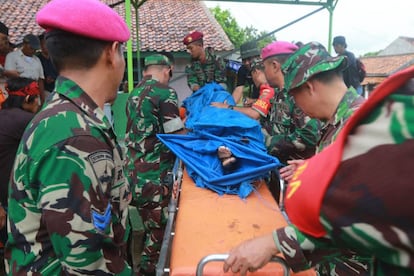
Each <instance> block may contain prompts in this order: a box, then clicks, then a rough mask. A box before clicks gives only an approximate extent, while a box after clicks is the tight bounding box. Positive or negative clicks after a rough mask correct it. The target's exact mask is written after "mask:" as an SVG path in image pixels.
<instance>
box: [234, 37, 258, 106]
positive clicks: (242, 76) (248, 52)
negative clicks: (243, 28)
mask: <svg viewBox="0 0 414 276" xmlns="http://www.w3.org/2000/svg"><path fill="white" fill-rule="evenodd" d="M240 55H241V59H242V66H241V67H240V69H239V70H238V71H237V83H236V88H235V89H234V91H233V98H234V101H235V102H236V103H239V102H240V100H241V99H242V98H243V94H244V93H243V92H244V89H245V87H247V89H248V93H247V98H248V99H247V101H246V104H247V105H251V104H252V103H253V102H254V101H255V99H257V98H258V97H259V89H258V88H257V87H256V86H255V85H254V83H253V79H252V75H251V66H250V65H251V61H252V60H253V59H255V58H258V57H260V51H259V49H258V48H257V43H256V42H255V41H252V42H246V43H244V44H243V45H241V46H240Z"/></svg>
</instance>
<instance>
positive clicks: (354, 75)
mask: <svg viewBox="0 0 414 276" xmlns="http://www.w3.org/2000/svg"><path fill="white" fill-rule="evenodd" d="M332 45H333V47H334V49H335V53H337V54H338V55H342V56H346V57H347V58H348V68H346V69H345V70H344V71H343V77H344V82H345V84H346V86H347V87H348V88H349V87H351V86H352V87H353V88H355V89H356V90H357V92H358V94H359V95H361V94H362V87H361V83H360V81H359V76H358V67H357V61H356V58H355V55H354V54H353V53H352V52H350V51H348V50H346V47H347V46H348V45H347V44H346V40H345V37H344V36H336V37H334V40H333V42H332Z"/></svg>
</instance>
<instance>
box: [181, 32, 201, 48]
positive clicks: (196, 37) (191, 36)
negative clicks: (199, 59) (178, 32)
mask: <svg viewBox="0 0 414 276" xmlns="http://www.w3.org/2000/svg"><path fill="white" fill-rule="evenodd" d="M202 38H203V33H202V32H199V31H194V32H192V33H189V34H188V35H186V36H185V37H184V39H183V43H184V44H185V45H188V44H190V43H193V42H194V41H197V40H200V39H202Z"/></svg>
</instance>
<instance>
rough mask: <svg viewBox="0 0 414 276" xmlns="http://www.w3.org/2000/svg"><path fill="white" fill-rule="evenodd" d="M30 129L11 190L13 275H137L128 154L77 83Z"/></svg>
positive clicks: (59, 92) (62, 90)
mask: <svg viewBox="0 0 414 276" xmlns="http://www.w3.org/2000/svg"><path fill="white" fill-rule="evenodd" d="M56 84H57V86H56V93H55V94H54V95H53V97H52V98H51V100H50V101H49V102H48V104H47V105H46V106H45V107H44V109H43V110H42V111H41V112H40V113H38V114H37V115H36V116H35V118H34V119H33V121H32V122H31V123H30V124H29V126H28V127H27V129H26V131H25V133H24V134H23V138H22V141H21V143H20V146H19V149H18V152H17V156H16V160H15V164H14V171H13V177H12V180H11V184H10V189H9V224H8V231H9V236H8V244H7V247H6V253H5V257H6V259H7V260H8V264H9V275H28V274H32V273H33V275H61V274H70V275H86V274H88V275H109V274H111V275H131V268H130V267H129V265H128V264H127V262H126V241H127V238H128V234H129V227H127V216H128V208H127V207H128V204H129V202H130V199H131V193H130V189H129V185H128V182H127V181H126V180H125V177H124V175H123V161H122V151H121V149H120V147H119V146H118V145H117V142H116V136H115V133H114V131H113V129H112V127H111V125H110V124H109V122H108V119H107V118H106V117H105V115H104V113H103V111H102V109H100V108H99V107H98V106H97V105H96V104H95V102H94V101H93V100H92V99H91V98H90V97H89V96H88V95H87V94H86V93H85V92H84V91H83V90H82V89H81V88H80V87H79V86H78V85H76V83H74V82H73V81H71V80H68V79H65V78H62V77H59V78H58V79H57V83H56Z"/></svg>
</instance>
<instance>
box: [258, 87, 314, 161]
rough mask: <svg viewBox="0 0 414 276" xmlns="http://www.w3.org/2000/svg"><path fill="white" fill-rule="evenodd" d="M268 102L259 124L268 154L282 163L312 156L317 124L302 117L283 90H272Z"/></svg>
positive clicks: (299, 110)
mask: <svg viewBox="0 0 414 276" xmlns="http://www.w3.org/2000/svg"><path fill="white" fill-rule="evenodd" d="M271 102H272V107H271V109H270V114H269V115H268V116H269V117H268V119H267V120H266V121H265V122H263V126H264V130H265V137H266V147H267V150H268V152H269V153H270V154H271V155H273V156H276V157H277V158H279V160H280V161H281V162H282V163H285V162H286V161H287V160H290V159H304V158H308V157H310V156H312V155H313V154H314V153H315V147H316V144H317V142H318V140H319V138H320V134H319V128H320V121H319V120H317V119H311V118H310V117H308V116H306V115H305V114H304V113H303V111H302V109H300V108H299V107H297V106H296V105H295V103H294V100H293V98H292V96H291V95H288V93H287V92H286V91H285V90H282V91H277V90H276V94H275V96H274V97H273V99H272V100H271Z"/></svg>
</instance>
